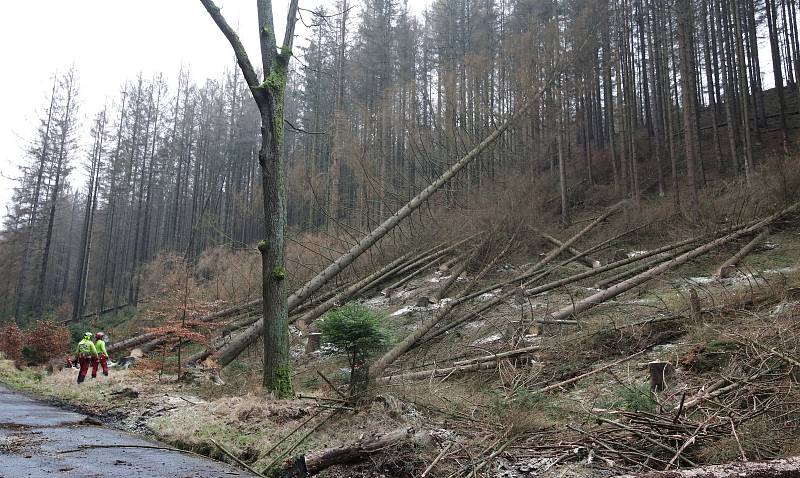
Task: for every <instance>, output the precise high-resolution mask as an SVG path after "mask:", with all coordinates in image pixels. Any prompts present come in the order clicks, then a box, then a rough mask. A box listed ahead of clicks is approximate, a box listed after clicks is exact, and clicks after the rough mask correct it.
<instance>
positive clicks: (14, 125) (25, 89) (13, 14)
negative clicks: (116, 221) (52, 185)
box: [0, 0, 429, 215]
mask: <svg viewBox="0 0 800 478" xmlns="http://www.w3.org/2000/svg"><path fill="white" fill-rule="evenodd" d="M428 1H429V0H409V5H410V6H411V8H412V10H416V11H421V10H422V8H423V7H424V5H425V4H427V3H428ZM321 2H324V3H329V2H330V0H307V1H303V0H301V1H300V7H301V8H306V9H314V8H315V7H316V6H317V5H319V4H320V3H321ZM216 3H217V5H218V6H219V7H220V8H221V11H222V14H223V15H224V16H225V17H226V19H227V20H228V23H229V24H231V25H232V26H233V27H234V28H237V29H238V30H239V32H240V37H241V39H242V42H243V43H244V45H245V47H246V48H247V50H248V51H249V52H250V56H251V61H252V62H253V63H254V64H257V63H258V62H259V61H258V58H259V56H258V23H257V20H256V2H255V1H254V0H217V1H216ZM287 6H288V0H275V5H274V17H275V30H276V32H279V35H278V41H279V42H280V41H281V40H282V39H283V34H282V33H280V32H283V31H284V28H285V24H286V9H287ZM329 11H333V9H332V8H330V9H329ZM302 14H303V15H304V18H305V20H306V23H310V19H309V17H308V14H307V13H305V12H302ZM306 31H307V29H306V28H304V27H303V24H302V22H298V24H297V34H298V37H299V38H298V39H297V40H295V43H296V44H298V45H302V44H303V43H304V41H303V37H304V36H305V35H306ZM0 65H2V68H3V72H2V74H0V215H5V212H6V207H7V206H8V203H9V201H10V199H11V195H12V188H13V187H14V184H15V182H14V179H13V178H14V177H15V176H17V174H18V167H19V165H20V163H21V162H23V161H24V159H25V152H24V150H25V148H26V146H27V144H28V143H29V142H30V140H31V139H32V138H33V137H34V133H35V127H36V124H37V121H38V120H37V118H38V117H39V116H41V115H43V114H44V113H45V108H46V106H47V96H48V94H49V92H50V89H51V86H52V78H53V75H54V74H55V73H57V72H63V71H65V70H66V69H68V68H69V67H70V66H72V65H74V66H75V68H76V70H77V72H78V78H79V85H80V92H79V104H80V116H81V120H80V121H81V124H82V127H83V130H84V131H88V127H89V124H90V122H91V118H92V117H94V115H95V114H96V113H97V112H98V111H100V110H101V109H102V108H103V105H104V104H105V103H106V102H108V103H109V104H110V103H111V101H112V100H114V99H116V98H118V96H119V91H120V88H121V86H122V85H123V83H124V82H125V81H126V80H132V79H134V78H135V77H136V76H137V75H138V74H139V72H141V73H142V74H143V75H144V77H145V78H149V77H151V76H152V75H154V74H155V73H159V72H161V73H164V75H165V76H166V77H167V78H169V79H173V80H174V79H175V78H176V77H177V74H178V71H179V70H180V69H181V67H182V66H183V67H184V68H189V71H190V72H191V74H192V76H193V77H194V79H195V80H196V81H203V80H205V79H206V78H209V77H219V76H220V75H221V74H222V72H223V70H224V69H225V68H226V67H231V66H232V65H233V53H232V51H231V48H230V45H229V44H228V42H227V40H226V39H225V37H223V36H222V34H221V33H220V31H219V30H218V29H217V26H216V25H215V24H214V22H213V21H212V20H211V17H210V16H209V15H208V13H207V12H206V11H205V9H204V8H203V6H202V5H201V3H200V2H199V0H135V1H130V0H127V1H126V0H8V1H4V2H3V14H2V16H1V18H0ZM82 136H86V135H82ZM85 156H86V155H85V153H84V152H83V151H81V152H80V153H79V155H78V156H77V158H76V160H77V161H74V162H73V164H74V165H75V166H77V165H78V164H82V163H83V161H84V157H85ZM76 169H79V168H76ZM72 182H73V183H74V184H75V185H77V184H78V183H79V182H80V177H78V178H77V179H75V178H73V181H72Z"/></svg>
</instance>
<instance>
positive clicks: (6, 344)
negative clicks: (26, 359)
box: [0, 323, 24, 363]
mask: <svg viewBox="0 0 800 478" xmlns="http://www.w3.org/2000/svg"><path fill="white" fill-rule="evenodd" d="M23 341H24V340H23V336H22V331H21V330H20V329H19V327H17V324H15V323H11V324H8V325H6V326H5V327H3V328H2V329H0V352H3V354H4V355H5V356H6V358H7V359H9V360H13V361H14V362H16V363H19V362H20V360H22V345H23Z"/></svg>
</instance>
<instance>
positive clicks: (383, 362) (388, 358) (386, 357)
mask: <svg viewBox="0 0 800 478" xmlns="http://www.w3.org/2000/svg"><path fill="white" fill-rule="evenodd" d="M514 239H516V234H514V235H513V236H511V240H509V241H508V244H506V247H505V248H504V249H503V250H502V251H500V253H499V254H497V255H496V256H495V257H494V258H493V259H492V260H491V261H489V263H487V264H486V265H485V266H484V267H483V269H482V270H481V272H480V273H479V274H478V275H477V277H476V278H475V280H474V281H473V282H472V283H471V284H470V285H468V286H467V288H466V289H465V290H464V292H462V294H468V293H469V291H470V289H471V287H472V286H473V285H474V284H475V283H476V282H477V280H478V279H480V277H482V276H483V275H484V274H485V273H486V272H487V271H488V270H489V269H491V268H492V267H493V266H494V264H495V263H496V262H497V261H498V260H499V259H500V258H501V257H503V256H504V255H505V254H506V252H508V250H509V249H510V248H511V245H512V244H513V243H514ZM456 305H458V301H455V300H454V301H450V302H448V303H447V304H444V305H443V306H442V308H441V309H439V311H438V312H437V313H436V314H434V315H433V316H432V317H430V318H428V320H426V321H424V322H423V323H422V324H420V326H419V327H417V328H416V329H415V330H414V331H413V332H411V333H410V334H408V336H406V338H404V339H403V340H401V341H400V343H398V344H397V345H395V346H394V347H393V348H392V349H391V350H389V351H388V352H386V353H385V354H383V356H382V357H381V358H379V359H378V360H377V361H376V362H375V363H373V364H372V365H370V367H369V376H370V377H371V378H376V377H380V376H381V375H383V372H384V370H386V367H388V366H389V365H390V364H392V363H393V362H394V361H395V360H397V359H398V358H399V357H400V356H401V355H403V354H404V353H406V352H407V351H408V350H409V349H411V347H413V346H414V344H415V343H416V342H417V341H418V340H419V339H421V338H422V336H424V335H425V334H426V333H427V332H428V331H429V330H430V329H431V328H433V326H435V325H436V324H437V323H438V322H439V321H440V320H442V319H443V318H444V317H445V316H447V314H449V313H450V311H452V310H453V308H455V307H456Z"/></svg>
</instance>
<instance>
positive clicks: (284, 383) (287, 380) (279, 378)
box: [269, 362, 294, 398]
mask: <svg viewBox="0 0 800 478" xmlns="http://www.w3.org/2000/svg"><path fill="white" fill-rule="evenodd" d="M269 388H270V389H271V390H272V391H273V392H275V396H276V397H278V398H291V397H292V396H293V395H294V389H293V387H292V366H291V364H289V362H284V363H283V364H281V365H280V366H279V367H278V370H276V371H275V376H274V377H273V379H272V384H271V386H270V387H269Z"/></svg>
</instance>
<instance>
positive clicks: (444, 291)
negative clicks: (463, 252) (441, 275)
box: [433, 255, 474, 302]
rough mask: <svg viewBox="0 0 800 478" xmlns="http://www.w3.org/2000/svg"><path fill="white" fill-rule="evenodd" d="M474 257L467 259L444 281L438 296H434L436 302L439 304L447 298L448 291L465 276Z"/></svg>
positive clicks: (437, 292)
mask: <svg viewBox="0 0 800 478" xmlns="http://www.w3.org/2000/svg"><path fill="white" fill-rule="evenodd" d="M472 257H474V256H473V255H471V256H469V257H467V258H465V259H464V261H463V262H462V263H461V264H459V265H458V267H457V268H456V269H455V270H454V271H453V273H452V274H451V275H450V277H448V278H447V280H445V281H444V284H442V286H441V287H439V290H437V291H436V294H434V296H433V299H434V300H435V301H436V302H439V301H440V300H442V299H443V298H444V297H445V295H446V294H447V291H448V290H450V287H452V286H453V284H455V283H456V281H457V280H458V278H459V277H461V274H463V273H464V271H465V270H466V269H467V265H469V262H470V261H471V260H472Z"/></svg>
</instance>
